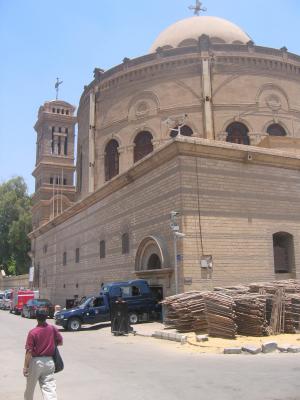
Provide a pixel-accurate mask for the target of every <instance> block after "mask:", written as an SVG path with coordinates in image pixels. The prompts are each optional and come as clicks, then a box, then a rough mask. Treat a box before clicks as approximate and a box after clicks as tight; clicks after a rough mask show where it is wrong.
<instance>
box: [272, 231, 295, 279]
mask: <svg viewBox="0 0 300 400" xmlns="http://www.w3.org/2000/svg"><path fill="white" fill-rule="evenodd" d="M273 253H274V269H275V273H276V274H282V273H290V272H292V270H293V268H294V263H295V261H294V238H293V236H292V235H291V234H290V233H286V232H277V233H274V235H273Z"/></svg>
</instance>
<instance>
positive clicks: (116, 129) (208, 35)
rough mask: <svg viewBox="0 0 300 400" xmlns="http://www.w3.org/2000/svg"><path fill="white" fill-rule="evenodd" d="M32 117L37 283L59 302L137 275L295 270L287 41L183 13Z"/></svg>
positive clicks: (161, 283) (236, 279)
mask: <svg viewBox="0 0 300 400" xmlns="http://www.w3.org/2000/svg"><path fill="white" fill-rule="evenodd" d="M198 11H199V10H198V9H197V7H196V13H197V12H198ZM76 124H78V139H77V147H76V148H77V154H76V165H75V161H74V159H75V157H74V156H75V155H74V137H75V136H74V129H75V125H76ZM35 130H36V132H37V150H36V152H37V155H36V166H35V169H34V172H33V175H34V177H35V179H36V191H35V194H34V206H33V231H32V232H31V234H30V238H31V247H32V249H31V253H32V263H33V266H34V269H35V285H36V286H38V287H39V289H40V293H41V297H45V298H49V299H51V300H52V301H54V302H55V303H56V304H59V303H60V304H62V305H63V304H64V303H65V300H66V299H69V298H74V297H79V298H80V297H81V296H85V295H88V294H94V293H98V292H99V289H100V285H101V283H105V282H110V281H116V280H117V281H120V280H129V279H136V278H142V279H146V280H147V281H148V282H149V283H150V285H151V286H152V288H153V290H154V291H156V292H157V293H159V294H162V295H163V296H164V297H165V296H169V295H172V294H174V293H176V292H184V291H190V290H199V289H212V288H213V287H215V286H225V285H227V286H228V285H236V284H239V283H248V282H253V281H264V280H275V279H287V278H300V56H299V55H296V54H292V53H290V52H289V51H288V50H287V48H285V47H283V48H281V49H275V48H267V47H263V46H260V45H256V44H255V43H254V41H253V39H252V38H251V37H250V36H249V35H248V34H247V33H245V32H244V31H243V30H242V29H241V28H239V27H238V26H236V25H235V24H233V23H231V22H229V21H227V20H224V19H221V18H217V17H212V16H202V15H201V16H199V15H195V16H193V17H190V18H187V19H183V20H181V21H178V22H176V23H174V24H173V25H171V26H169V27H168V28H167V29H166V30H165V31H163V32H162V33H161V34H160V35H159V36H158V37H157V39H156V40H155V41H154V43H153V45H152V46H151V48H150V50H149V52H148V53H147V54H145V55H142V56H141V57H138V58H135V59H128V58H124V60H123V62H122V63H121V64H120V65H117V66H115V67H113V68H111V69H109V70H107V71H104V70H102V69H100V68H95V70H94V79H93V81H92V82H91V83H89V84H88V85H87V86H85V88H84V91H83V93H82V95H81V99H80V103H79V106H78V110H77V116H75V107H74V106H72V105H71V104H69V103H67V102H65V101H61V100H54V101H48V102H46V103H45V104H44V105H43V106H41V107H40V109H39V113H38V120H37V123H36V125H35ZM75 168H76V176H75Z"/></svg>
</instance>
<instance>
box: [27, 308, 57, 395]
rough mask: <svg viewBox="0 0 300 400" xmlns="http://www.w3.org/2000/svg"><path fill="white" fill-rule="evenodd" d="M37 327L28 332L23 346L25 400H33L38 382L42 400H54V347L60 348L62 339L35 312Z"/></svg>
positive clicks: (41, 313)
mask: <svg viewBox="0 0 300 400" xmlns="http://www.w3.org/2000/svg"><path fill="white" fill-rule="evenodd" d="M36 319H37V321H38V324H37V326H36V327H35V328H34V329H31V331H29V333H28V336H27V341H26V345H25V349H26V354H25V361H24V369H23V375H24V376H25V377H26V378H27V384H26V390H25V393H24V399H25V400H33V393H34V389H35V386H36V384H37V382H38V381H39V384H40V388H41V391H42V395H43V399H44V400H56V399H57V396H56V382H55V378H54V369H55V368H54V362H53V358H52V356H53V354H54V350H55V345H57V346H61V345H62V342H63V339H62V336H61V334H60V333H59V332H58V330H57V329H56V328H55V327H54V326H53V325H48V324H47V322H46V319H47V315H46V313H45V312H43V311H37V312H36Z"/></svg>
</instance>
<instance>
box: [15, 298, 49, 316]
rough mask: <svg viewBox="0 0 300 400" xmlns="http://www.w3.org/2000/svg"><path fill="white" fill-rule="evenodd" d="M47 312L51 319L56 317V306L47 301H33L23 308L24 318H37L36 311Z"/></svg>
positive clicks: (29, 301)
mask: <svg viewBox="0 0 300 400" xmlns="http://www.w3.org/2000/svg"><path fill="white" fill-rule="evenodd" d="M37 310H39V311H41V310H43V311H46V312H47V314H48V317H49V318H53V316H54V305H53V304H52V303H51V302H50V300H47V299H31V300H28V302H27V303H26V304H24V306H23V310H22V317H25V318H35V313H36V311H37Z"/></svg>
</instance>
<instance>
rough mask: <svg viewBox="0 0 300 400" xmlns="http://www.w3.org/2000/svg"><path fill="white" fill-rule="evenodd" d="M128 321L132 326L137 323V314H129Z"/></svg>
mask: <svg viewBox="0 0 300 400" xmlns="http://www.w3.org/2000/svg"><path fill="white" fill-rule="evenodd" d="M128 319H129V323H130V324H132V325H134V324H137V323H138V321H139V317H138V315H137V313H134V312H133V313H130V314H129V317H128Z"/></svg>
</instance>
